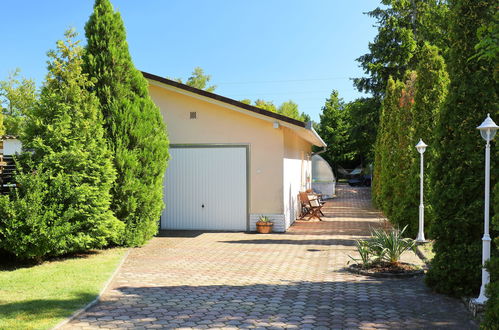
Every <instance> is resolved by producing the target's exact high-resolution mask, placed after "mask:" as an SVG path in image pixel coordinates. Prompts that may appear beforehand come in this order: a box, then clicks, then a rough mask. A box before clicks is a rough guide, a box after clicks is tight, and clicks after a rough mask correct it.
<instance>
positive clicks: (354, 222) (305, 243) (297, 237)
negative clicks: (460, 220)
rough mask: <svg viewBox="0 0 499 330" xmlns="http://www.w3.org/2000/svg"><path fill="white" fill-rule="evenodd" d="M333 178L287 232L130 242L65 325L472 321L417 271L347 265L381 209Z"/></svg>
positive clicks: (462, 324) (411, 325) (331, 325)
mask: <svg viewBox="0 0 499 330" xmlns="http://www.w3.org/2000/svg"><path fill="white" fill-rule="evenodd" d="M338 188H339V189H338V192H337V193H338V196H337V198H335V199H333V200H331V201H329V202H328V203H327V204H326V207H325V214H326V216H327V217H325V218H324V221H322V222H318V221H309V222H305V221H299V222H296V223H295V224H294V225H293V227H292V228H291V229H290V230H289V231H288V232H287V233H286V234H268V235H257V234H247V233H201V232H166V233H163V235H162V237H156V238H154V239H153V240H151V241H150V242H149V243H148V244H147V245H146V246H144V247H142V248H137V249H133V250H132V251H131V252H130V254H129V256H128V258H127V260H126V261H125V263H124V264H123V267H122V268H121V270H120V271H119V272H118V274H117V276H116V277H115V278H114V280H113V281H112V283H111V285H110V287H109V288H108V290H107V291H106V292H105V293H104V295H103V296H102V298H101V301H100V302H99V303H98V304H97V305H94V306H93V307H92V308H90V309H89V310H88V311H86V312H85V313H83V314H81V315H80V316H79V317H77V318H76V319H75V320H72V321H71V322H70V323H68V324H66V325H65V326H64V328H65V329H95V328H108V329H110V328H134V329H150V328H151V329H152V328H169V329H190V328H192V329H204V328H224V329H239V328H257V329H282V328H295V329H312V328H313V329H359V328H360V329H387V328H392V329H399V328H408V329H421V328H426V329H432V328H448V329H475V328H477V326H476V324H475V323H474V321H472V319H471V316H470V314H469V313H468V311H467V310H466V308H465V307H464V305H463V304H462V303H461V302H460V301H458V300H455V299H452V298H449V297H446V296H442V295H438V294H435V293H432V292H431V291H430V290H429V289H428V288H427V287H426V286H425V285H424V283H423V280H422V278H420V277H419V278H410V279H379V278H370V277H366V276H361V275H354V274H351V273H348V272H345V271H344V270H343V268H344V267H345V266H346V265H347V262H348V261H349V260H350V258H349V257H348V255H355V251H354V248H355V239H358V238H364V237H365V236H367V235H368V234H369V228H370V227H372V226H379V225H382V218H381V216H380V214H379V213H378V212H376V211H375V210H374V209H373V208H372V207H371V204H370V191H369V189H368V188H350V187H347V186H339V187H338ZM406 259H408V260H409V261H414V260H417V259H416V257H415V256H413V255H408V256H406Z"/></svg>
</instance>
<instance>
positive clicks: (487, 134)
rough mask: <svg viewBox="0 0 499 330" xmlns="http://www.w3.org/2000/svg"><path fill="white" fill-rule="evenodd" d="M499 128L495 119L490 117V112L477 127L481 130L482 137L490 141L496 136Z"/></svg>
mask: <svg viewBox="0 0 499 330" xmlns="http://www.w3.org/2000/svg"><path fill="white" fill-rule="evenodd" d="M498 128H499V126H497V125H496V123H494V121H493V120H492V118H490V113H489V114H487V118H485V120H484V121H483V123H482V124H481V125H480V126H478V127H477V129H479V130H480V134H481V135H482V138H483V139H484V140H485V141H487V142H490V141H492V139H494V136H495V135H496V133H497V129H498Z"/></svg>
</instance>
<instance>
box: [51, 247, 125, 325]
mask: <svg viewBox="0 0 499 330" xmlns="http://www.w3.org/2000/svg"><path fill="white" fill-rule="evenodd" d="M130 250H131V249H128V250H127V251H126V252H125V254H124V255H123V257H122V258H121V261H120V263H119V264H118V267H116V269H115V270H114V272H113V274H111V276H110V277H109V279H108V280H107V281H106V283H105V284H104V286H103V287H102V289H101V290H100V292H99V294H98V295H97V297H95V299H94V300H92V301H91V302H89V303H88V304H86V305H85V306H84V307H82V308H80V309H78V310H77V311H75V312H74V313H73V314H71V315H70V316H69V317H68V318H66V319H65V320H62V321H61V322H59V323H57V324H56V325H55V326H54V327H53V328H52V330H55V329H60V328H61V327H62V326H64V325H66V324H68V323H69V322H71V321H72V320H74V319H75V318H76V317H77V316H79V315H80V314H82V313H84V312H85V311H87V310H88V309H89V308H90V307H92V306H93V305H95V304H97V303H98V302H99V301H100V299H101V297H102V295H103V294H104V292H105V291H106V290H107V288H108V287H109V285H110V284H111V282H112V281H113V279H114V278H115V277H116V275H117V274H118V271H119V270H120V269H121V267H122V266H123V264H124V263H125V261H126V259H127V258H128V255H129V254H130Z"/></svg>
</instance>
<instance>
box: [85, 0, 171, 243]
mask: <svg viewBox="0 0 499 330" xmlns="http://www.w3.org/2000/svg"><path fill="white" fill-rule="evenodd" d="M85 32H86V37H87V48H86V51H87V52H86V57H85V63H86V65H85V69H86V72H87V73H88V74H89V75H90V76H91V77H92V78H93V79H95V87H94V88H93V89H94V91H95V93H96V95H97V97H98V98H99V100H100V104H101V109H102V113H103V115H104V120H105V124H104V127H105V129H106V138H107V141H108V143H109V146H110V148H111V150H112V152H113V155H114V164H115V167H116V170H117V175H118V176H117V179H116V182H115V184H114V186H113V189H112V195H113V200H112V209H113V211H114V212H115V214H116V216H117V217H118V219H120V220H121V221H123V222H124V223H125V224H126V231H125V236H124V244H125V245H128V246H137V245H141V244H143V243H144V242H145V241H147V240H148V239H150V238H151V237H152V236H153V235H154V234H155V233H156V232H157V229H158V221H159V217H160V214H161V210H162V209H163V207H164V205H163V195H162V191H163V175H164V173H165V170H166V165H167V161H168V138H167V135H166V128H165V125H164V123H163V119H162V116H161V113H160V111H159V109H158V107H157V106H156V105H155V104H154V103H153V101H152V100H151V98H150V96H149V93H148V83H147V81H146V80H145V79H144V77H143V76H142V74H141V72H140V71H138V70H137V69H136V68H135V66H134V65H133V62H132V59H131V56H130V52H129V50H128V44H127V42H126V33H125V27H124V24H123V21H122V19H121V16H120V14H119V13H117V12H115V11H114V9H113V7H112V5H111V3H110V2H109V0H96V1H95V5H94V11H93V14H92V15H91V16H90V19H89V20H88V22H87V24H86V25H85Z"/></svg>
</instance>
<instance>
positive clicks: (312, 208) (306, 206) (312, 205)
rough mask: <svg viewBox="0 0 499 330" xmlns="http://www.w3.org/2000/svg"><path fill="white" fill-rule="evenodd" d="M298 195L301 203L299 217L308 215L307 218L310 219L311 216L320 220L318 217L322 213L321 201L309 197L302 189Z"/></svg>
mask: <svg viewBox="0 0 499 330" xmlns="http://www.w3.org/2000/svg"><path fill="white" fill-rule="evenodd" d="M299 196H300V202H301V205H302V214H301V217H300V219H303V218H305V217H306V216H307V215H308V216H309V217H308V219H307V220H310V219H312V218H317V219H319V220H320V221H322V219H321V217H320V214H322V212H321V208H322V205H321V203H319V201H318V200H317V199H314V198H312V199H311V198H310V197H309V194H307V193H306V192H304V191H303V192H300V195H299Z"/></svg>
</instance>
